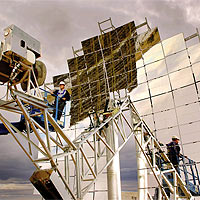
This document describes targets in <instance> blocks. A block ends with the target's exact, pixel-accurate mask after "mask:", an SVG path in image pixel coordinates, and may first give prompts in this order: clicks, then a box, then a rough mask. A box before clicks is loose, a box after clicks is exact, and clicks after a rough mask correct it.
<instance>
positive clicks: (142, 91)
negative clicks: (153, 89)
mask: <svg viewBox="0 0 200 200" xmlns="http://www.w3.org/2000/svg"><path fill="white" fill-rule="evenodd" d="M130 96H131V97H132V101H137V100H142V99H145V98H149V91H148V87H147V83H143V84H140V85H138V86H137V88H135V89H134V90H133V91H132V92H131V94H130Z"/></svg>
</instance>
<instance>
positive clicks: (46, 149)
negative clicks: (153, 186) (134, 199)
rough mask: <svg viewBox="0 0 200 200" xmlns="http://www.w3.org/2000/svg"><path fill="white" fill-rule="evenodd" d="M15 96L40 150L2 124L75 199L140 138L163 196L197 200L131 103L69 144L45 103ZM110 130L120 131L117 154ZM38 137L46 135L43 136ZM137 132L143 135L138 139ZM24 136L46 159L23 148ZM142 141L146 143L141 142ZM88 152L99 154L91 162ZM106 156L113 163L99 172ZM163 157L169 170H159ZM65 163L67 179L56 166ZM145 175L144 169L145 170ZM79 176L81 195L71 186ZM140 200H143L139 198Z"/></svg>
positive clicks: (28, 153)
mask: <svg viewBox="0 0 200 200" xmlns="http://www.w3.org/2000/svg"><path fill="white" fill-rule="evenodd" d="M12 96H13V98H14V100H15V102H16V104H17V105H18V107H19V108H20V110H21V111H22V113H23V114H24V116H25V119H26V120H27V123H28V125H29V127H30V128H31V130H32V131H33V133H32V134H34V135H35V136H36V138H37V140H38V142H39V143H40V145H38V144H36V143H34V142H33V140H31V138H30V137H29V136H28V135H25V134H24V133H21V132H20V131H19V130H17V128H15V127H14V126H13V125H12V124H11V123H10V122H9V121H8V120H6V119H5V118H4V117H3V116H2V115H1V114H0V120H1V121H2V122H3V124H4V125H5V127H6V128H7V129H8V131H9V132H10V133H11V134H12V136H13V137H14V139H15V140H16V141H17V143H18V144H19V145H20V147H21V148H22V150H23V151H24V152H25V154H26V155H27V156H28V157H29V159H30V160H31V162H32V163H33V164H34V165H35V167H36V169H39V168H40V164H41V163H43V162H44V163H49V164H50V166H51V169H53V170H55V171H57V173H58V174H59V176H60V178H61V180H62V182H63V184H64V186H65V187H66V189H67V190H68V192H69V194H70V195H71V198H72V199H83V198H84V196H85V195H86V194H87V193H88V192H89V190H91V188H92V187H93V185H94V183H95V182H96V181H97V180H98V178H99V176H100V175H101V174H102V172H103V171H104V170H105V169H106V168H107V167H108V166H109V165H111V163H112V162H113V160H114V159H115V158H116V157H117V156H118V154H119V152H120V150H121V149H122V148H123V147H124V146H125V145H126V143H127V142H128V141H129V140H130V139H131V138H133V137H134V138H135V141H136V144H137V145H138V150H139V151H140V153H141V155H143V158H144V159H145V160H146V163H147V165H148V168H149V169H150V171H151V172H152V174H153V176H154V178H155V180H156V182H157V184H158V188H159V189H160V194H161V196H162V197H165V199H167V200H168V199H169V198H168V196H167V194H166V191H165V188H166V187H167V188H169V189H170V191H171V193H173V194H174V196H175V198H176V199H177V198H178V197H179V196H180V194H179V192H178V188H180V189H181V190H182V193H183V194H184V198H187V199H192V195H191V194H190V192H189V191H188V190H187V188H186V186H185V183H184V182H183V180H182V179H181V177H180V176H179V174H178V173H177V172H176V170H175V168H174V167H173V165H172V164H171V163H170V161H169V159H168V157H167V155H166V154H165V153H164V152H163V151H162V149H161V147H160V144H159V142H158V140H157V139H156V138H155V137H154V136H153V134H152V132H151V130H150V129H149V127H148V126H147V125H146V123H145V122H144V121H143V120H142V118H141V117H140V116H139V114H138V113H137V111H136V109H135V107H134V105H133V104H132V102H131V101H130V99H129V98H126V99H125V100H124V101H123V103H122V104H121V106H118V107H115V108H114V110H113V111H112V112H111V113H110V115H109V117H108V118H107V119H105V120H104V121H102V122H101V124H100V125H99V126H98V127H96V128H94V129H92V130H90V131H86V132H83V133H81V134H80V135H79V136H78V137H76V138H75V139H74V140H73V141H71V140H70V138H69V137H67V135H66V133H64V132H63V130H62V129H61V128H60V126H59V125H58V124H57V123H56V121H55V120H54V119H53V118H52V117H51V115H50V114H49V112H48V107H47V106H46V104H45V102H44V101H42V100H38V99H37V98H34V97H32V96H30V95H27V94H24V93H22V92H19V91H12ZM26 105H32V106H34V107H36V108H38V109H39V110H40V112H41V113H42V114H43V115H44V118H45V120H44V127H42V126H40V125H39V124H38V123H37V122H36V121H35V120H34V118H33V117H32V116H31V115H30V114H29V112H28V110H27V107H26ZM127 111H130V112H131V115H132V117H130V115H129V113H128V115H127ZM119 122H120V123H119ZM49 123H50V124H51V126H53V127H54V130H55V133H56V135H57V136H58V137H59V138H61V139H60V141H58V140H55V139H54V138H53V137H52V136H51V133H50V132H49V130H48V127H49ZM107 124H112V126H113V130H115V131H113V132H112V133H110V134H116V136H117V137H118V138H119V141H120V142H119V145H118V146H116V147H115V148H113V146H112V145H110V143H109V142H108V140H107V137H108V136H107V135H106V134H105V132H106V127H107ZM39 131H40V132H41V133H39ZM138 131H140V133H139V135H138ZM41 134H44V135H45V136H46V137H45V138H46V142H44V141H43V139H42V138H41ZM19 136H21V138H22V139H25V140H26V141H28V143H29V144H30V146H31V147H32V148H36V150H38V151H40V152H41V153H42V155H43V157H41V158H39V159H34V158H33V155H32V154H31V151H28V150H26V149H25V147H24V146H23V144H22V143H21V142H20V139H21V138H20V139H18V137H19ZM139 137H140V138H141V140H139ZM50 140H51V141H52V142H53V143H54V144H55V146H56V147H57V148H58V149H59V153H55V152H54V153H53V151H52V149H51V148H50V145H49V144H50ZM61 141H62V142H61ZM97 145H98V148H97ZM86 148H89V149H90V152H94V153H93V155H94V156H92V157H91V154H90V155H88V151H87V152H86V151H85V149H86ZM106 151H107V153H109V155H110V156H109V159H107V161H106V163H105V164H103V165H101V167H100V165H99V163H100V162H101V160H102V159H105V153H106ZM158 154H159V156H160V159H161V160H162V161H163V162H164V164H165V167H163V166H159V165H158V164H157V155H158ZM74 156H75V157H74ZM61 157H62V158H66V159H65V161H66V168H67V169H68V170H67V173H65V172H64V174H62V173H61V171H60V170H59V168H58V167H59V161H58V162H57V163H56V160H57V159H58V158H61ZM83 162H84V163H85V167H84V170H81V169H82V168H81V165H82V164H83ZM140 170H143V169H142V168H141V169H140ZM74 171H75V174H74V176H73V177H74V181H75V188H76V190H74V189H73V188H72V186H71V185H70V184H69V182H70V179H71V177H72V175H71V173H72V172H74ZM166 173H171V174H172V175H173V176H174V183H171V182H170V180H169V179H168V176H167V175H166ZM164 183H165V186H164ZM144 189H145V190H147V193H146V194H147V195H146V196H147V198H149V199H152V194H150V192H149V191H148V188H138V190H144ZM183 194H181V195H183ZM145 198H146V197H145ZM139 200H143V199H141V198H140V199H139Z"/></svg>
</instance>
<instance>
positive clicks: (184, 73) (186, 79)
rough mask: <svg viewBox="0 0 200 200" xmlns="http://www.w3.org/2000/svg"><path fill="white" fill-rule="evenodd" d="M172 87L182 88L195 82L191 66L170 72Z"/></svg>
mask: <svg viewBox="0 0 200 200" xmlns="http://www.w3.org/2000/svg"><path fill="white" fill-rule="evenodd" d="M169 77H170V81H171V84H172V89H176V88H180V87H183V86H186V85H188V84H192V83H194V79H193V76H192V72H191V69H190V68H187V69H183V70H180V71H178V72H174V73H171V74H169Z"/></svg>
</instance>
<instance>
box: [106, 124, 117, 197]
mask: <svg viewBox="0 0 200 200" xmlns="http://www.w3.org/2000/svg"><path fill="white" fill-rule="evenodd" d="M105 130H106V131H105V132H106V140H107V143H108V144H109V146H110V147H111V148H112V149H113V151H114V152H115V151H116V150H117V149H118V135H117V134H115V132H114V129H113V122H110V123H109V125H108V128H106V129H105ZM112 156H113V154H112V153H111V152H110V151H109V150H108V149H107V161H109V160H110V159H111V158H112ZM107 185H108V199H109V200H121V180H120V163H119V152H118V153H117V155H116V156H115V158H114V159H113V161H112V162H111V163H110V165H109V166H108V167H107Z"/></svg>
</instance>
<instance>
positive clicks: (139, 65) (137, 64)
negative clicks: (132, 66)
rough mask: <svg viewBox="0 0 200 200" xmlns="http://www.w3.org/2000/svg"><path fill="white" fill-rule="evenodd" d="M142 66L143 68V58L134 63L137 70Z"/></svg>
mask: <svg viewBox="0 0 200 200" xmlns="http://www.w3.org/2000/svg"><path fill="white" fill-rule="evenodd" d="M143 66H144V61H143V58H141V59H139V60H138V61H137V62H136V68H137V69H138V68H140V67H143Z"/></svg>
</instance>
